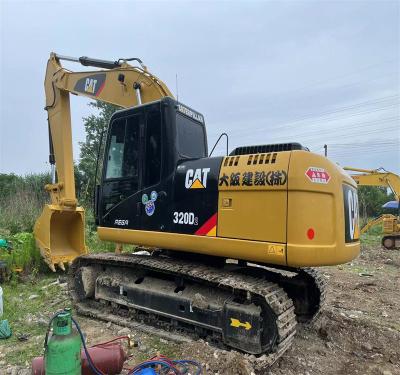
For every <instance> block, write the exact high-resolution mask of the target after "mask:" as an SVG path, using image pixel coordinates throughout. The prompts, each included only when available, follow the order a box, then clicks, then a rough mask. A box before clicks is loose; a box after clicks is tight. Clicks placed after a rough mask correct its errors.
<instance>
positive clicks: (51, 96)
mask: <svg viewBox="0 0 400 375" xmlns="http://www.w3.org/2000/svg"><path fill="white" fill-rule="evenodd" d="M61 60H66V61H72V62H78V63H80V64H82V65H84V66H92V67H97V68H103V69H104V70H96V71H88V72H71V71H69V70H67V69H65V68H63V67H62V65H61ZM128 60H130V61H137V62H138V63H139V66H132V65H130V64H128V62H127V61H128ZM44 86H45V93H46V107H45V109H46V110H47V112H48V123H49V139H50V156H49V161H50V164H51V165H52V183H51V184H49V185H46V187H45V188H46V190H47V191H48V192H49V193H50V197H51V202H50V204H48V205H46V206H45V207H44V209H43V212H42V215H41V216H40V218H39V219H38V220H37V222H36V224H35V228H34V233H35V238H36V242H37V244H38V247H39V248H40V251H41V254H42V256H43V258H44V260H45V261H46V263H47V264H48V265H49V267H50V268H51V269H52V270H53V271H55V265H58V266H59V267H60V268H61V269H64V268H65V267H64V263H70V262H71V261H72V260H73V259H75V258H76V257H77V256H78V255H81V254H86V253H87V249H86V246H85V227H84V222H85V211H84V209H83V208H82V207H79V206H78V202H77V199H76V192H75V177H74V164H73V154H72V132H71V112H70V100H69V95H70V94H75V95H80V96H85V97H88V98H91V99H95V100H100V101H102V102H106V103H110V104H115V105H118V106H120V107H123V108H127V107H133V106H137V105H140V104H142V103H148V102H152V101H155V100H158V99H160V98H163V97H166V96H170V97H173V95H172V93H171V92H170V91H169V89H168V87H167V86H166V85H165V84H164V83H163V82H162V81H161V80H160V79H158V78H157V77H156V76H154V75H153V74H151V73H150V72H148V70H147V68H146V67H145V66H144V65H143V63H142V62H141V60H140V59H137V58H134V59H120V60H118V61H115V62H113V61H104V60H98V59H91V58H88V57H80V58H72V57H67V56H61V55H57V54H55V53H51V54H50V58H49V60H48V62H47V69H46V77H45V82H44ZM56 176H57V179H56Z"/></svg>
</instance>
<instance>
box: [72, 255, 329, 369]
mask: <svg viewBox="0 0 400 375" xmlns="http://www.w3.org/2000/svg"><path fill="white" fill-rule="evenodd" d="M215 264H216V266H210V265H209V264H206V263H204V262H193V261H189V260H183V259H176V258H172V257H167V256H165V255H164V254H162V253H161V254H160V253H158V256H146V255H131V254H110V253H109V254H92V255H85V256H81V257H79V258H77V259H76V260H75V261H74V263H73V264H72V266H71V268H70V275H71V277H70V279H69V288H70V292H71V295H72V297H73V299H74V302H75V306H76V309H77V311H78V312H79V313H81V314H84V315H87V316H91V317H94V318H97V319H102V320H108V321H114V322H116V323H118V324H122V325H126V326H128V327H135V326H145V327H150V328H151V327H152V328H153V329H154V328H156V329H157V331H160V332H161V333H164V336H165V333H167V334H168V335H175V334H178V335H181V336H183V337H186V338H189V339H204V340H206V341H208V342H209V343H210V344H211V345H214V346H217V347H222V348H225V349H229V348H232V349H236V350H239V351H242V352H245V353H250V354H254V355H256V356H259V355H263V354H266V355H268V356H270V362H274V361H276V360H277V359H278V358H279V357H280V356H281V355H282V354H283V353H284V352H285V351H286V350H287V349H288V348H289V346H290V344H291V342H292V340H293V337H294V335H295V333H296V325H297V322H309V321H311V320H312V319H314V318H315V316H316V315H317V314H318V312H319V310H320V308H321V305H322V303H323V302H324V299H325V285H324V281H323V278H322V277H321V275H320V274H319V273H318V272H317V271H315V270H313V269H309V268H307V269H285V270H282V269H274V268H271V267H266V266H264V265H257V264H247V263H246V262H240V261H239V262H234V261H233V262H232V261H231V262H230V261H227V262H219V264H218V262H217V263H215Z"/></svg>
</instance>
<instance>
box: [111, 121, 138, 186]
mask: <svg viewBox="0 0 400 375" xmlns="http://www.w3.org/2000/svg"><path fill="white" fill-rule="evenodd" d="M139 118H140V116H131V117H128V118H121V119H117V120H115V121H113V123H112V125H111V133H110V146H109V149H108V155H107V169H106V179H115V178H128V177H138V171H139Z"/></svg>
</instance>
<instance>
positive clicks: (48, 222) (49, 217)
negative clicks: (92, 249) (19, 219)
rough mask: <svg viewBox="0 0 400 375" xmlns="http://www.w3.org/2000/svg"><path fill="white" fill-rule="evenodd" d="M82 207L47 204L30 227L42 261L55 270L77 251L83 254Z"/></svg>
mask: <svg viewBox="0 0 400 375" xmlns="http://www.w3.org/2000/svg"><path fill="white" fill-rule="evenodd" d="M84 223H85V211H84V209H83V208H82V207H76V208H62V207H60V206H57V205H51V204H47V205H46V206H45V207H44V209H43V212H42V214H41V215H40V217H39V219H38V220H37V221H36V224H35V227H34V234H35V239H36V244H37V246H38V247H39V249H40V253H41V254H42V257H43V258H44V261H45V262H46V263H47V264H48V265H49V267H50V269H51V270H52V271H53V272H55V270H56V266H58V267H59V268H61V269H62V270H65V266H64V263H67V264H70V263H71V262H72V261H73V260H74V259H75V258H76V257H78V256H79V255H83V254H87V248H86V246H85V225H84Z"/></svg>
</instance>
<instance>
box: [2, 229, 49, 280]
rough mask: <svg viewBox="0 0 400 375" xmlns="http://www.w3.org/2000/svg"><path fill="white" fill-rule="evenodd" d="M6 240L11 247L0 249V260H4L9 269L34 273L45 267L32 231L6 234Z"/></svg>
mask: <svg viewBox="0 0 400 375" xmlns="http://www.w3.org/2000/svg"><path fill="white" fill-rule="evenodd" d="M7 240H8V241H9V242H10V243H11V244H12V249H11V250H0V260H3V261H5V262H6V263H7V266H8V268H9V269H10V270H11V271H14V272H15V271H18V270H23V271H24V273H25V274H36V273H38V272H39V271H40V270H43V269H44V268H45V265H44V264H43V262H42V259H41V255H40V251H39V250H38V249H37V247H36V245H35V239H34V237H33V234H32V233H26V232H23V233H18V234H15V235H12V236H7Z"/></svg>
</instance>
